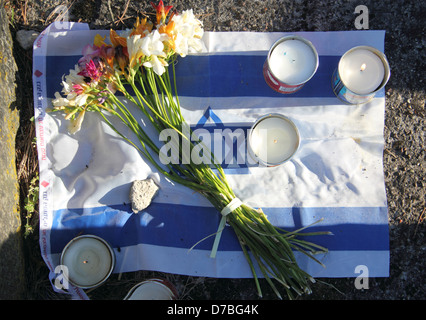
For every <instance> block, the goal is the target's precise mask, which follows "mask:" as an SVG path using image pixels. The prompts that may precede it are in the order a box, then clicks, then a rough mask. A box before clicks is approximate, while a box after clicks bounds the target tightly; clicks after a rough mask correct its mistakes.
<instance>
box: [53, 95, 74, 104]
mask: <svg viewBox="0 0 426 320" xmlns="http://www.w3.org/2000/svg"><path fill="white" fill-rule="evenodd" d="M52 104H53V106H55V107H68V106H69V105H70V101H69V100H68V99H67V98H63V97H62V96H61V95H60V94H59V92H55V99H53V100H52Z"/></svg>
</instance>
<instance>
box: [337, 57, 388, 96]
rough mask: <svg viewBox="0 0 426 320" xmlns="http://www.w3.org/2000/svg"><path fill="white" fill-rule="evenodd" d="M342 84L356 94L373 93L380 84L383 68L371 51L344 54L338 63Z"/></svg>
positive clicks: (379, 60)
mask: <svg viewBox="0 0 426 320" xmlns="http://www.w3.org/2000/svg"><path fill="white" fill-rule="evenodd" d="M339 75H340V78H341V80H342V82H343V84H344V85H345V86H346V87H347V88H348V89H349V90H351V91H353V92H355V93H357V94H369V93H372V92H374V91H375V90H376V89H377V88H378V87H379V86H380V84H381V83H382V81H383V79H384V75H385V67H384V65H383V62H382V60H381V59H380V58H379V57H378V56H377V55H376V54H375V53H374V52H372V51H370V50H367V49H357V50H354V51H351V52H349V53H347V54H345V55H344V56H343V57H342V59H341V61H340V63H339Z"/></svg>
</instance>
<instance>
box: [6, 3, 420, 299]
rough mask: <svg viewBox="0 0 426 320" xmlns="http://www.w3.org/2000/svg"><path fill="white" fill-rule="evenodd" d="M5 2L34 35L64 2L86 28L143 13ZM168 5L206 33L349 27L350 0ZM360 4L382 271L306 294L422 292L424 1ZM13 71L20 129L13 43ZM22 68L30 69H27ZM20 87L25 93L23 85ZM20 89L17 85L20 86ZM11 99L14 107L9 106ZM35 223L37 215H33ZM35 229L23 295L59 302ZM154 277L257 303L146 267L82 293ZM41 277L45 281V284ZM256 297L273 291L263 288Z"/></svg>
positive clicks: (109, 294)
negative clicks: (382, 204)
mask: <svg viewBox="0 0 426 320" xmlns="http://www.w3.org/2000/svg"><path fill="white" fill-rule="evenodd" d="M5 3H6V5H9V8H11V7H12V8H14V13H15V15H14V17H15V18H14V25H13V26H12V28H11V31H12V34H13V35H14V34H15V33H16V31H17V30H19V29H27V30H29V29H33V30H37V31H41V30H43V29H44V27H45V26H46V25H47V24H49V23H50V22H52V21H53V19H54V18H55V17H56V15H55V14H53V15H52V14H51V13H52V12H53V10H54V9H55V8H56V7H57V6H58V5H65V6H67V7H68V8H69V10H68V14H69V19H70V20H72V21H81V22H87V23H89V24H90V26H91V28H94V29H95V28H96V29H105V28H114V29H122V28H125V27H129V26H131V25H132V24H133V22H134V18H135V17H136V16H137V15H140V14H142V13H143V12H144V11H145V10H147V11H148V12H150V11H151V10H150V6H149V3H148V1H142V0H138V1H136V0H133V1H128V0H108V1H106V0H105V1H100V0H68V1H60V0H58V1H53V0H49V1H36V2H31V1H23V0H22V1H19V0H11V1H5ZM168 4H173V5H174V7H175V8H176V9H177V10H183V9H186V8H194V10H195V12H196V14H198V15H200V19H201V20H203V21H204V27H205V30H207V31H268V32H274V31H333V30H355V26H354V21H355V18H356V17H357V14H355V13H354V10H355V7H356V6H357V5H358V4H360V2H359V1H343V0H340V1H331V0H320V1H308V0H294V1H288V0H275V1H272V0H266V1H260V0H237V1H232V0H231V1H229V0H227V1H225V0H185V1H183V0H175V1H173V2H172V3H168ZM362 4H364V5H366V6H367V7H368V9H369V28H370V29H375V30H386V40H385V53H386V55H387V58H388V60H389V63H390V66H391V72H392V75H391V78H390V81H389V82H388V84H387V86H386V119H385V128H384V136H385V151H384V155H383V160H384V172H385V183H386V191H387V197H388V207H389V234H390V277H389V278H373V279H369V289H362V290H357V289H356V288H355V286H354V279H353V278H348V279H346V278H345V279H318V280H320V281H318V283H317V284H315V285H314V286H313V293H312V294H311V295H308V296H303V297H302V298H301V299H360V300H363V299H386V300H406V299H407V300H412V299H421V300H423V299H425V298H426V283H425V278H426V271H425V269H426V268H425V261H426V244H425V239H424V237H425V229H426V223H425V199H426V197H425V190H426V188H425V184H426V181H425V174H424V168H425V84H424V80H425V79H424V74H425V71H426V70H425V58H426V57H425V50H424V48H425V23H424V16H425V14H426V12H425V11H426V10H425V8H426V7H425V3H424V2H423V1H402V0H384V1H367V0H364V1H362ZM15 52H16V53H15V57H16V58H15V59H16V60H17V64H18V67H19V69H20V71H19V76H18V80H17V81H18V83H17V85H18V91H17V92H18V93H17V94H18V95H19V92H21V97H18V99H20V101H21V106H22V107H21V108H22V110H21V123H22V124H21V125H22V126H23V127H25V126H28V124H27V122H26V121H28V117H29V116H31V110H32V103H31V99H32V93H31V92H27V91H29V88H30V86H31V78H30V75H31V49H30V50H29V51H28V50H26V51H25V50H23V49H22V48H20V47H19V46H18V45H17V44H16V45H15ZM28 70H29V73H28ZM22 88H26V90H27V91H25V90H22ZM19 90H20V91H19ZM18 105H19V104H18ZM33 223H34V224H36V223H37V221H36V218H34V219H33ZM37 241H38V237H37V232H35V233H34V234H33V235H32V236H30V237H28V238H27V239H26V241H25V243H26V250H27V256H28V257H27V261H29V262H28V263H27V277H28V294H27V297H26V298H27V299H59V298H62V297H61V296H58V295H56V294H54V293H53V292H52V290H51V288H50V285H49V283H48V281H46V279H47V268H46V267H45V266H44V264H43V262H42V261H41V258H40V255H39V253H38V250H39V249H38V242H37ZM150 276H163V277H165V278H167V279H169V280H170V281H172V282H173V283H174V284H175V285H176V287H177V289H178V290H179V291H180V293H181V298H183V299H222V300H224V299H226V300H232V299H257V296H256V292H255V291H256V290H255V287H254V284H253V282H252V280H250V279H246V280H241V279H232V280H229V279H208V278H195V277H186V276H178V275H170V274H158V273H153V272H136V273H129V274H123V275H122V278H121V279H120V281H118V279H117V277H118V276H117V275H113V276H112V277H111V278H110V279H109V280H108V282H107V283H106V284H105V285H104V286H102V287H100V288H98V289H96V290H93V291H92V292H90V293H89V295H90V297H91V298H93V299H122V298H123V297H124V296H125V294H126V293H127V291H128V290H129V289H130V287H132V286H133V285H134V284H135V283H137V282H138V281H141V280H143V279H145V278H147V277H150ZM46 282H47V283H46ZM264 288H265V291H266V292H264V299H274V298H275V296H274V295H273V293H272V292H269V291H268V289H267V286H266V285H265V286H264Z"/></svg>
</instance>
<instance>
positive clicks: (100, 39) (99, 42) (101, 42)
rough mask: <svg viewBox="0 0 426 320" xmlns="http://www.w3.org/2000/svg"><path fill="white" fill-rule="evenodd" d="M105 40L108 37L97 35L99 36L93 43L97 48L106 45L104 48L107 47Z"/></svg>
mask: <svg viewBox="0 0 426 320" xmlns="http://www.w3.org/2000/svg"><path fill="white" fill-rule="evenodd" d="M105 38H106V36H105V37H102V36H101V35H100V34H97V35H96V36H95V39H94V41H93V44H94V45H95V46H97V47H102V46H103V45H104V46H107V44H106V43H105Z"/></svg>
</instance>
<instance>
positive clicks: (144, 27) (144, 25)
mask: <svg viewBox="0 0 426 320" xmlns="http://www.w3.org/2000/svg"><path fill="white" fill-rule="evenodd" d="M145 31H148V33H150V32H151V31H152V22H151V21H148V19H147V18H144V19H142V21H141V22H139V17H137V18H136V23H135V25H134V27H133V31H132V32H131V33H130V35H131V36H134V35H136V34H140V35H141V37H144V36H145Z"/></svg>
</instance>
